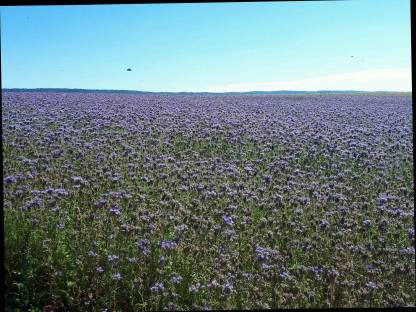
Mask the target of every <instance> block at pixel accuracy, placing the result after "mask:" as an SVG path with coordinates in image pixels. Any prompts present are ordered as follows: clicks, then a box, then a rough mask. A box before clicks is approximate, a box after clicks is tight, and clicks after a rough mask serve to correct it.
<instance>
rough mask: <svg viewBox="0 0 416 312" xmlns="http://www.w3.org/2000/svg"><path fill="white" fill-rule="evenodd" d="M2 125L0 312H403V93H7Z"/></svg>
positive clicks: (410, 210) (407, 268)
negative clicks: (368, 311) (380, 310)
mask: <svg viewBox="0 0 416 312" xmlns="http://www.w3.org/2000/svg"><path fill="white" fill-rule="evenodd" d="M2 121H3V129H2V130H3V136H2V145H3V146H2V147H3V184H4V185H3V191H4V239H5V260H4V261H5V273H6V276H5V277H6V304H7V307H8V309H9V310H17V309H18V308H19V309H20V310H21V311H28V310H29V309H30V308H32V309H34V311H39V310H42V309H45V310H47V309H53V308H54V309H57V308H61V309H65V310H72V311H84V310H88V311H105V309H107V311H137V310H143V309H145V310H163V309H167V310H190V309H192V310H201V309H216V310H218V309H261V308H312V307H370V306H374V307H390V306H414V305H415V298H416V291H415V249H414V243H415V235H414V194H413V189H414V177H413V139H412V98H411V97H409V96H407V97H402V96H386V95H384V96H368V95H366V96H351V95H322V96H308V95H304V96H283V95H279V96H277V95H271V96H267V95H250V96H249V95H247V96H246V95H240V96H226V95H224V96H214V95H212V96H208V95H207V96H189V95H188V96H180V95H169V96H168V95H155V94H151V95H129V94H123V95H120V94H119V95H118V94H104V93H96V94H94V93H90V94H88V93H51V92H47V93H33V92H31V93H15V92H5V93H3V95H2ZM36 309H37V310H36Z"/></svg>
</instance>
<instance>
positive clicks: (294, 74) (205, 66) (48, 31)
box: [0, 0, 411, 92]
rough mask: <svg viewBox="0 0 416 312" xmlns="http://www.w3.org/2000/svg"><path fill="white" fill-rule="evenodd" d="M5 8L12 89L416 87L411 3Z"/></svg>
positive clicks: (7, 81) (6, 73)
mask: <svg viewBox="0 0 416 312" xmlns="http://www.w3.org/2000/svg"><path fill="white" fill-rule="evenodd" d="M0 10H1V63H2V72H1V75H2V84H3V88H84V89H123V90H146V91H218V92H224V91H249V90H281V89H292V90H319V89H328V90H329V89H331V90H335V89H337V90H346V89H359V90H373V91H374V90H390V91H411V38H410V1H409V0H351V1H311V2H306V1H302V2H273V3H270V2H253V3H216V4H209V3H194V4H189V3H188V4H147V5H142V4H137V5H87V6H36V7H35V6H33V7H31V6H24V7H0ZM351 56H353V57H351ZM127 68H131V69H132V71H131V72H128V71H126V69H127Z"/></svg>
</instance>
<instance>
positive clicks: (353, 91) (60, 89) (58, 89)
mask: <svg viewBox="0 0 416 312" xmlns="http://www.w3.org/2000/svg"><path fill="white" fill-rule="evenodd" d="M1 91H2V92H3V91H21V92H30V91H91V92H94V91H95V92H137V93H197V94H198V93H199V94H207V93H208V94H229V93H238V94H246V93H256V92H257V93H273V92H278V93H284V92H289V93H325V92H326V93H342V92H348V93H412V91H411V90H410V91H403V90H400V91H398V90H397V91H396V90H376V91H369V90H356V89H319V90H290V89H280V90H251V91H223V92H212V91H145V90H128V89H89V88H87V89H84V88H1Z"/></svg>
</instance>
